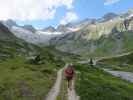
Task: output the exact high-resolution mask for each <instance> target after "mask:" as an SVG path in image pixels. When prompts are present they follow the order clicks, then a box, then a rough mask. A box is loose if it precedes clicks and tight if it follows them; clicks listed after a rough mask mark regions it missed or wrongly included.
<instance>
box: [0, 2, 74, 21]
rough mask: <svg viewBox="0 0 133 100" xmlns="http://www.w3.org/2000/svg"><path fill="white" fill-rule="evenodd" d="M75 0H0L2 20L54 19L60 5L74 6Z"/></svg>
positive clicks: (0, 18)
mask: <svg viewBox="0 0 133 100" xmlns="http://www.w3.org/2000/svg"><path fill="white" fill-rule="evenodd" d="M73 1H74V0H0V20H7V19H13V20H38V19H39V20H48V19H53V18H54V16H55V13H56V10H57V8H58V7H61V6H65V7H66V8H67V9H72V8H73Z"/></svg>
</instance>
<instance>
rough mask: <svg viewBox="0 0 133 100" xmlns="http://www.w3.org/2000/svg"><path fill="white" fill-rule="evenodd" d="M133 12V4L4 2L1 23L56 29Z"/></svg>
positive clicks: (110, 0)
mask: <svg viewBox="0 0 133 100" xmlns="http://www.w3.org/2000/svg"><path fill="white" fill-rule="evenodd" d="M131 8H133V0H0V12H1V13H0V20H8V19H12V20H14V21H16V22H17V24H19V25H24V24H30V25H33V26H34V27H36V28H44V27H47V26H54V27H56V26H58V25H59V24H62V25H64V24H67V23H69V22H75V21H80V20H83V19H86V18H100V17H102V16H103V15H104V14H106V13H109V12H115V13H123V12H126V11H127V10H128V9H131Z"/></svg>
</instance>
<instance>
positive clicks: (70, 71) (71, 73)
mask: <svg viewBox="0 0 133 100" xmlns="http://www.w3.org/2000/svg"><path fill="white" fill-rule="evenodd" d="M64 75H65V78H66V80H67V82H68V88H69V89H70V90H71V89H72V79H73V77H74V66H73V64H68V65H67V67H66V68H65V70H64Z"/></svg>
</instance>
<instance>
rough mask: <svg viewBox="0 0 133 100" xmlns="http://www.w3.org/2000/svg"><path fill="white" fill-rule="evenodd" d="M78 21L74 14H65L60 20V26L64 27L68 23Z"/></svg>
mask: <svg viewBox="0 0 133 100" xmlns="http://www.w3.org/2000/svg"><path fill="white" fill-rule="evenodd" d="M77 19H78V16H77V14H76V13H75V12H72V11H70V12H67V13H66V15H65V16H64V17H63V18H62V20H61V21H60V24H62V25H65V24H67V23H69V22H72V21H76V20H77Z"/></svg>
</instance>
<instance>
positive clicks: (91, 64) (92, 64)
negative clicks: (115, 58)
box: [89, 58, 94, 67]
mask: <svg viewBox="0 0 133 100" xmlns="http://www.w3.org/2000/svg"><path fill="white" fill-rule="evenodd" d="M89 63H90V66H91V67H93V66H94V63H93V59H92V58H90V62H89Z"/></svg>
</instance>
